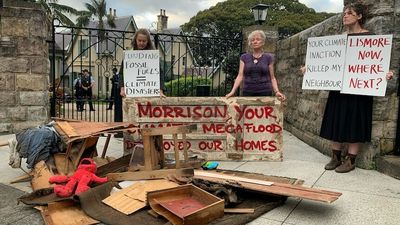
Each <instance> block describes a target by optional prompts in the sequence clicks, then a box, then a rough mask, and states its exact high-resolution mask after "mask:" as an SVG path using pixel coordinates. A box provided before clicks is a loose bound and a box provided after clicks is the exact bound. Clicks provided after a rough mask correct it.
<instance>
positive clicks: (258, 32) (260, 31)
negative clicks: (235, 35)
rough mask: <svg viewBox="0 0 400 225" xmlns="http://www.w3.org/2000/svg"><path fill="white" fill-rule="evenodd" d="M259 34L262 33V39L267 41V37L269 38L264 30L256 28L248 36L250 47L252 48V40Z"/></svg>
mask: <svg viewBox="0 0 400 225" xmlns="http://www.w3.org/2000/svg"><path fill="white" fill-rule="evenodd" d="M257 34H258V35H260V37H261V39H262V40H263V42H264V43H265V39H266V38H267V36H265V33H264V31H262V30H254V31H252V32H251V33H250V34H249V36H247V44H248V45H249V47H250V48H251V40H253V38H254V36H256V35H257Z"/></svg>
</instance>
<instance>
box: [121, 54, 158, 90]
mask: <svg viewBox="0 0 400 225" xmlns="http://www.w3.org/2000/svg"><path fill="white" fill-rule="evenodd" d="M124 53H125V56H124V65H123V66H124V86H125V94H126V97H152V96H160V53H159V51H158V50H129V51H125V52H124Z"/></svg>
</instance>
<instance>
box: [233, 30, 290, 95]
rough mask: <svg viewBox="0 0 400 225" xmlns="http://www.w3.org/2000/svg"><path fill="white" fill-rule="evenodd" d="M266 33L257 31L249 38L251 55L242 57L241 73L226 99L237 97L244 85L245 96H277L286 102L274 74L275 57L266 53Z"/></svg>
mask: <svg viewBox="0 0 400 225" xmlns="http://www.w3.org/2000/svg"><path fill="white" fill-rule="evenodd" d="M265 38H266V37H265V33H264V31H262V30H255V31H253V32H251V33H250V34H249V36H248V45H249V47H250V50H251V51H250V52H249V53H244V54H243V55H241V57H240V65H239V73H238V75H237V77H236V80H235V83H234V85H233V87H232V90H231V92H229V93H228V94H227V95H226V97H227V98H230V97H232V96H234V95H235V92H236V90H237V89H238V87H239V86H240V85H241V84H242V82H243V85H242V90H243V96H272V95H273V94H275V96H277V97H278V99H279V100H281V101H284V100H285V99H286V97H285V95H284V94H282V93H281V92H280V91H279V88H278V82H277V81H276V78H275V72H274V57H273V55H272V54H268V53H264V49H263V47H264V44H265Z"/></svg>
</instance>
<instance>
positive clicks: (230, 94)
mask: <svg viewBox="0 0 400 225" xmlns="http://www.w3.org/2000/svg"><path fill="white" fill-rule="evenodd" d="M234 95H235V93H234V92H232V91H231V92H229V93H228V94H226V95H225V97H226V98H230V97H232V96H234Z"/></svg>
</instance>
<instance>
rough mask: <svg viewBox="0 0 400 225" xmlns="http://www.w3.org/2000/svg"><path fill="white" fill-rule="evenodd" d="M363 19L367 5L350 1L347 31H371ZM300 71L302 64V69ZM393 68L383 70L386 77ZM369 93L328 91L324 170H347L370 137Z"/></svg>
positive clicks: (323, 131) (346, 11)
mask: <svg viewBox="0 0 400 225" xmlns="http://www.w3.org/2000/svg"><path fill="white" fill-rule="evenodd" d="M365 19H366V7H365V6H364V5H363V4H361V3H359V2H356V3H351V4H348V5H346V6H345V7H344V9H343V25H344V27H345V28H346V32H345V33H346V34H348V35H368V34H372V33H371V32H369V31H368V30H366V29H365V28H364V27H363V25H364V23H365ZM301 70H302V72H303V74H304V72H305V70H304V67H303V68H302V69H301ZM392 77H393V72H392V71H390V72H388V73H387V74H386V78H387V79H391V78H392ZM372 102H373V97H372V96H366V95H353V94H341V93H340V92H339V91H330V92H329V96H328V101H327V103H326V107H325V112H324V116H323V119H322V125H321V131H320V136H321V137H322V138H325V139H328V140H331V148H332V159H331V160H330V162H329V163H328V164H326V165H325V169H326V170H335V171H336V172H338V173H347V172H349V171H351V170H353V169H354V168H355V159H356V156H357V154H358V152H359V150H360V148H361V145H362V143H365V142H370V141H371V130H372ZM343 143H346V144H348V153H347V156H346V157H345V158H344V160H343V161H341V146H342V144H343Z"/></svg>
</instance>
